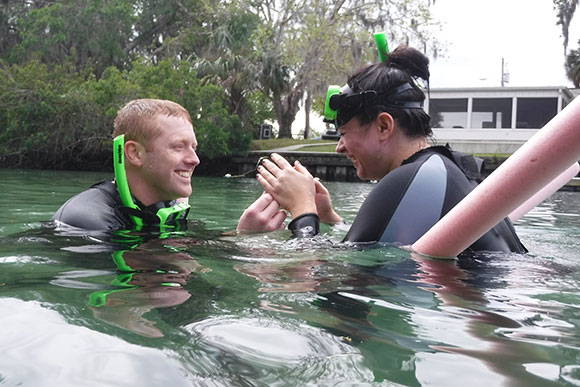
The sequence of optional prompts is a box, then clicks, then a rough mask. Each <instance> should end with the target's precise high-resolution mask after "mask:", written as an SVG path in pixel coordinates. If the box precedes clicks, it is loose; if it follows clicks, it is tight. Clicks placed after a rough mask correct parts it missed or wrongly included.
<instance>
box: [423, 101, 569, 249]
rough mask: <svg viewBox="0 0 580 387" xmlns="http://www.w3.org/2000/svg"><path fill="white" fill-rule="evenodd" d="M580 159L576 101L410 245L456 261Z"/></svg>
mask: <svg viewBox="0 0 580 387" xmlns="http://www.w3.org/2000/svg"><path fill="white" fill-rule="evenodd" d="M579 159H580V98H576V99H575V100H573V101H572V102H571V103H570V104H569V105H568V106H566V108H565V109H563V110H562V111H561V112H560V113H559V114H558V115H556V117H554V118H553V119H552V120H551V121H550V122H548V123H547V124H546V125H545V126H544V127H543V128H542V129H540V130H539V131H538V132H537V133H536V134H535V135H534V136H533V137H532V138H530V139H529V140H528V141H527V142H526V143H525V144H524V145H522V147H520V149H518V150H517V151H516V152H515V153H514V154H513V155H511V157H510V158H508V159H507V160H506V161H505V162H504V163H503V164H502V165H500V166H499V168H497V169H496V170H495V171H494V172H493V173H492V174H491V175H489V176H488V177H487V178H486V179H485V180H484V181H483V182H482V183H481V184H480V185H478V186H477V187H476V188H475V189H474V190H473V191H472V192H471V193H470V194H469V195H467V196H466V197H465V198H464V199H463V200H462V201H461V202H459V203H458V204H457V205H456V206H455V207H454V208H453V209H452V210H451V211H449V212H448V213H447V214H446V215H445V216H444V217H443V218H442V219H441V220H439V222H437V223H436V224H435V225H434V226H433V227H432V228H431V229H430V230H429V231H427V232H426V233H425V235H423V236H422V237H421V238H420V239H419V240H418V241H416V242H415V243H414V244H413V245H412V249H413V250H414V251H416V252H418V253H420V254H424V255H429V256H433V257H455V256H457V254H459V253H461V252H462V251H463V250H465V249H466V248H467V247H469V246H470V245H471V244H472V243H473V242H475V241H476V240H477V239H479V238H480V237H481V236H482V235H483V234H485V233H486V232H487V231H489V230H490V229H491V228H492V227H494V226H495V225H496V224H497V223H499V222H500V221H501V220H502V219H503V218H505V217H507V216H508V215H509V214H510V213H511V212H512V211H513V210H514V209H516V208H517V207H519V206H521V205H522V204H523V203H524V202H525V201H526V200H528V199H529V198H530V197H532V196H533V195H534V194H535V193H537V192H538V191H540V190H541V189H542V188H543V187H545V186H546V185H547V184H549V183H550V182H551V181H553V180H554V179H555V178H556V177H557V176H558V175H560V174H561V173H562V172H563V171H564V170H565V169H567V168H569V167H570V166H571V165H573V163H575V162H577V161H578V160H579Z"/></svg>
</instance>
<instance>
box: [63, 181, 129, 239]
mask: <svg viewBox="0 0 580 387" xmlns="http://www.w3.org/2000/svg"><path fill="white" fill-rule="evenodd" d="M119 207H120V203H119V202H118V197H117V194H116V189H115V185H114V184H113V182H110V181H105V182H101V183H97V184H95V185H93V186H92V187H90V188H89V189H87V190H85V191H83V192H81V193H79V194H77V195H75V196H73V197H72V198H70V199H69V200H67V201H66V202H65V203H64V204H63V205H62V206H61V207H60V208H59V209H58V210H57V211H56V212H55V214H54V215H53V217H52V220H54V221H57V222H60V223H65V224H67V225H69V226H73V227H78V228H82V229H85V230H113V229H118V228H122V227H123V226H124V223H125V222H124V220H123V219H124V218H125V217H124V215H123V214H122V213H121V212H120V211H119Z"/></svg>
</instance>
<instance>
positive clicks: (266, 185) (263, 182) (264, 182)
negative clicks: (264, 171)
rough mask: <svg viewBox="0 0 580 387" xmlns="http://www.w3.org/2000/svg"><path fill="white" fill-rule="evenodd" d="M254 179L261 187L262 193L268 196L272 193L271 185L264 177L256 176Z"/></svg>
mask: <svg viewBox="0 0 580 387" xmlns="http://www.w3.org/2000/svg"><path fill="white" fill-rule="evenodd" d="M256 179H257V180H258V183H260V184H261V185H262V188H264V191H266V192H268V193H269V194H271V193H272V192H273V191H274V188H272V185H271V184H270V183H269V182H268V180H266V179H265V178H264V176H262V175H260V174H257V175H256Z"/></svg>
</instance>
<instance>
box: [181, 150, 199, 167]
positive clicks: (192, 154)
mask: <svg viewBox="0 0 580 387" xmlns="http://www.w3.org/2000/svg"><path fill="white" fill-rule="evenodd" d="M185 162H186V163H187V164H189V165H191V166H192V167H193V168H195V167H196V166H198V165H199V163H200V161H199V156H198V155H197V152H196V151H195V149H193V148H190V150H189V152H187V156H186V159H185Z"/></svg>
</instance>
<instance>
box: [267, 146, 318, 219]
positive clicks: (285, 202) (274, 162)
mask: <svg viewBox="0 0 580 387" xmlns="http://www.w3.org/2000/svg"><path fill="white" fill-rule="evenodd" d="M294 165H295V166H296V168H294V167H293V166H292V165H290V163H289V162H288V161H287V160H286V159H285V158H284V157H282V156H280V155H278V154H276V153H273V154H272V156H271V157H270V160H264V161H263V162H262V164H261V165H260V166H259V167H258V174H257V175H256V178H257V179H258V181H259V182H260V184H262V186H263V187H264V190H265V191H266V192H268V193H269V194H271V195H272V196H273V197H274V199H275V200H276V201H277V202H278V203H279V204H280V206H281V207H282V208H284V209H286V210H288V211H290V213H291V214H292V217H293V218H296V217H298V216H300V215H302V214H306V213H317V211H316V199H315V196H316V186H315V182H314V178H313V177H312V175H310V173H303V172H302V171H299V170H297V169H298V168H300V167H302V168H303V170H306V168H304V167H303V166H302V165H300V163H299V162H298V161H296V162H295V164H294ZM306 172H308V171H306Z"/></svg>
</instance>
